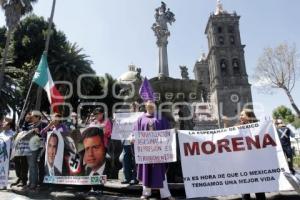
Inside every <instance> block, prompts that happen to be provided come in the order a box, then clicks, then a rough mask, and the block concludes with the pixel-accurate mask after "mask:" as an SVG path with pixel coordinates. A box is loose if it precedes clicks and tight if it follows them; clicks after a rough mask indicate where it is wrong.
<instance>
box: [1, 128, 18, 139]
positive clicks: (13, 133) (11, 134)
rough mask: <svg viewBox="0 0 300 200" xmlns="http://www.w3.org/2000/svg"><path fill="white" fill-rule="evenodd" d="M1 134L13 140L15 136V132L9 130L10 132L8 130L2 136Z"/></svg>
mask: <svg viewBox="0 0 300 200" xmlns="http://www.w3.org/2000/svg"><path fill="white" fill-rule="evenodd" d="M1 134H4V135H5V136H7V137H9V138H12V137H13V136H14V135H15V132H14V131H13V130H11V129H9V130H6V131H2V132H1V133H0V135H1Z"/></svg>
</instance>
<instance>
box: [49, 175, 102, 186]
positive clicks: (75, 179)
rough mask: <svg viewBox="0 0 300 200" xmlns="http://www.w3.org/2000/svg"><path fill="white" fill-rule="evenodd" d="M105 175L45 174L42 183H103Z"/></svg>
mask: <svg viewBox="0 0 300 200" xmlns="http://www.w3.org/2000/svg"><path fill="white" fill-rule="evenodd" d="M106 181H107V176H106V175H101V176H99V175H98V176H45V178H44V183H51V184H67V185H99V184H105V183H106Z"/></svg>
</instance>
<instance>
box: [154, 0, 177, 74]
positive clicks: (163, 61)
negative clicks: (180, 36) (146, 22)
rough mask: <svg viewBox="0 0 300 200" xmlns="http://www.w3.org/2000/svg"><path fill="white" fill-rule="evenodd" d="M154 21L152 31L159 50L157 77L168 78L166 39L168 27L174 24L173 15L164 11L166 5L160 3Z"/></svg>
mask: <svg viewBox="0 0 300 200" xmlns="http://www.w3.org/2000/svg"><path fill="white" fill-rule="evenodd" d="M155 11H156V13H155V19H156V22H155V23H154V24H153V25H152V30H153V31H154V34H155V36H156V38H157V41H156V44H157V46H158V49H159V51H158V52H159V72H158V76H159V77H168V76H169V67H168V51H167V45H168V37H169V36H170V32H169V30H168V25H167V23H169V24H170V25H171V24H172V22H175V18H174V17H175V15H174V14H173V13H172V12H171V11H170V9H169V8H168V10H166V4H165V3H164V2H162V3H161V6H160V7H159V8H156V9H155Z"/></svg>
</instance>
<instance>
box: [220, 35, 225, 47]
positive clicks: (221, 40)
mask: <svg viewBox="0 0 300 200" xmlns="http://www.w3.org/2000/svg"><path fill="white" fill-rule="evenodd" d="M219 44H220V45H224V37H223V36H219Z"/></svg>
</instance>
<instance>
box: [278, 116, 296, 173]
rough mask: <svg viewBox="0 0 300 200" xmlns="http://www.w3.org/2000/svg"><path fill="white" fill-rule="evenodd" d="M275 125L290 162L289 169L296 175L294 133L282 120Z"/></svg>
mask: <svg viewBox="0 0 300 200" xmlns="http://www.w3.org/2000/svg"><path fill="white" fill-rule="evenodd" d="M275 125H276V128H277V133H278V136H279V139H280V143H281V146H282V150H283V152H284V155H285V156H286V159H287V162H288V166H289V169H290V171H291V173H292V174H293V175H294V174H295V173H296V172H295V169H294V167H293V150H292V146H291V139H290V137H291V135H292V131H291V130H290V129H289V128H288V127H286V125H285V124H284V123H283V121H282V120H281V119H277V120H276V121H275Z"/></svg>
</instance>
